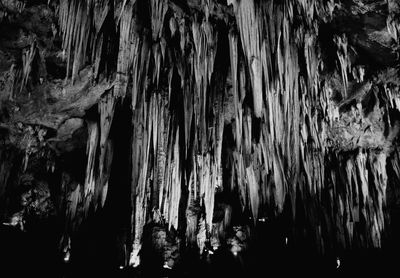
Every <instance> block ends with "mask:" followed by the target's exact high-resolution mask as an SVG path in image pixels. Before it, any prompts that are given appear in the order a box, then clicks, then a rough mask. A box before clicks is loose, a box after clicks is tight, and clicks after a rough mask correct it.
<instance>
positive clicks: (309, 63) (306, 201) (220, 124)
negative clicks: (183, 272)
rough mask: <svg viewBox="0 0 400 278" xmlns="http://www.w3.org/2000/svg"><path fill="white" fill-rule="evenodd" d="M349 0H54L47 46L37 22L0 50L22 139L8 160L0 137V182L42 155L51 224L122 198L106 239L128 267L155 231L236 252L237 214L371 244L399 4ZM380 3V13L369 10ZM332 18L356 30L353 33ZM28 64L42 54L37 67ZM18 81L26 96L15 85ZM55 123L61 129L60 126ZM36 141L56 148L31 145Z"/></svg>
mask: <svg viewBox="0 0 400 278" xmlns="http://www.w3.org/2000/svg"><path fill="white" fill-rule="evenodd" d="M342 2H343V1H342ZM348 2H349V3H346V4H343V3H341V1H333V0H329V1H318V0H296V1H293V0H285V1H273V0H264V1H255V0H240V1H239V0H229V1H216V0H207V1H205V0H202V1H194V0H193V1H178V0H150V1H134V0H85V1H79V0H60V1H59V6H57V5H58V4H54V5H56V6H57V7H58V9H55V10H56V12H54V13H55V16H57V17H58V19H57V18H56V19H55V23H54V26H53V28H52V29H49V30H50V31H49V30H48V31H49V33H50V34H51V30H53V29H54V30H53V31H54V33H53V37H51V44H52V47H53V48H54V49H56V50H54V51H53V50H51V51H53V52H51V51H49V50H47V49H44V50H43V44H45V43H47V40H49V41H50V39H49V38H48V37H46V38H45V39H43V38H42V37H40V34H39V33H38V34H36V35H37V37H35V36H30V37H28V36H27V38H25V39H26V41H25V42H24V43H25V44H24V45H23V47H21V48H19V49H18V51H15V52H18V56H16V57H17V58H15V57H14V56H13V57H12V58H8V56H7V55H8V54H7V55H5V54H4V55H3V50H4V51H5V49H6V47H4V46H1V49H0V56H1V57H0V59H3V56H4V57H6V58H7V59H6V58H4V60H7V61H6V63H5V66H4V69H5V70H4V73H1V74H0V85H2V84H4V86H0V87H1V88H0V89H2V87H4V88H6V89H4V90H6V91H7V92H8V94H7V95H6V94H5V95H6V96H7V97H5V98H2V101H5V103H6V104H7V105H6V106H5V107H6V108H5V109H4V112H2V111H0V112H1V113H0V114H1V115H0V119H1V120H2V123H1V125H0V131H1V132H0V133H2V134H3V126H4V130H5V131H4V134H5V135H4V137H5V138H7V140H9V142H11V143H12V144H14V142H18V144H19V145H18V147H17V149H18V151H19V152H20V153H19V156H18V157H19V160H20V161H17V160H15V161H14V157H13V158H11V157H8V155H7V154H6V153H3V151H2V150H1V151H0V157H1V158H3V157H5V158H4V159H8V160H13V161H12V162H10V163H6V162H4V161H1V162H0V198H3V196H5V197H4V198H6V197H7V196H6V195H5V193H6V191H7V190H8V188H12V186H10V185H9V184H10V183H11V178H10V177H11V175H12V174H14V172H16V173H17V174H14V175H17V176H18V175H30V174H31V173H30V171H33V170H32V169H33V168H34V167H32V164H35V163H39V162H37V161H41V159H42V160H47V161H46V170H47V171H50V170H52V174H53V175H54V177H53V176H52V182H53V180H56V179H57V177H58V176H59V175H61V178H60V180H61V184H62V186H61V188H62V190H60V191H61V192H62V198H59V199H62V201H60V204H57V206H58V207H57V209H58V211H60V212H61V213H60V214H62V215H63V216H65V218H66V220H65V221H66V224H65V231H64V233H65V234H66V236H71V238H73V235H74V233H79V228H80V227H81V226H82V227H83V228H85V226H84V224H86V223H91V222H90V220H91V219H92V218H91V217H93V218H95V219H96V220H97V217H98V218H99V219H102V217H104V216H103V214H104V215H108V213H109V212H112V213H114V209H115V211H118V213H119V212H120V211H119V209H120V208H123V209H126V210H128V211H129V212H127V213H125V211H124V212H123V213H122V214H123V216H122V217H121V219H122V220H121V221H120V222H121V223H118V225H119V224H120V226H121V227H120V226H118V229H121V230H123V232H121V233H123V234H124V240H122V241H124V242H123V243H121V246H123V248H122V247H121V248H120V249H121V250H122V249H123V250H124V251H123V253H124V255H123V256H124V260H123V261H124V264H126V263H127V262H126V258H125V255H126V254H125V253H126V252H128V251H129V252H131V254H130V256H131V257H130V262H129V264H130V265H132V266H138V264H139V263H140V260H141V259H143V258H144V257H146V252H145V251H147V250H143V252H141V249H142V248H148V242H147V241H148V239H147V236H149V237H151V239H150V241H157V240H158V239H155V238H154V237H155V235H156V234H157V235H158V234H162V236H163V237H171V239H172V238H173V240H176V241H177V242H179V244H178V243H177V244H176V246H179V248H178V247H176V246H175V247H176V249H179V252H181V251H182V250H183V251H185V252H186V251H187V250H188V249H192V250H189V251H193V250H197V251H199V252H200V253H201V254H202V255H203V256H204V258H206V257H207V256H211V255H210V254H212V253H211V252H213V251H214V250H211V249H210V246H211V247H212V248H214V247H215V248H216V249H217V248H229V249H230V251H231V252H232V253H233V255H234V257H235V259H237V260H240V259H239V257H240V252H242V251H244V250H246V249H247V247H248V246H247V243H246V242H244V241H245V240H248V237H247V232H245V230H247V228H246V226H249V227H251V228H250V229H258V228H263V227H264V226H268V228H269V227H270V225H271V226H274V225H275V222H279V224H277V225H281V224H280V222H281V220H282V219H283V220H282V222H285V224H282V225H288V226H290V227H285V228H284V229H285V231H284V233H285V234H282V235H280V236H282V245H284V246H285V248H287V247H290V248H291V244H292V242H293V246H294V247H297V246H296V244H299V245H300V242H301V241H302V240H304V241H313V248H314V247H315V250H317V251H318V252H320V253H326V254H330V253H332V254H333V253H335V255H336V253H337V252H342V251H345V250H347V249H352V248H379V247H382V246H383V245H384V243H385V233H386V231H387V229H389V227H390V217H389V216H388V215H389V214H390V209H388V202H389V201H390V196H387V195H390V194H393V193H392V191H393V192H395V194H398V192H397V191H396V190H398V188H397V187H396V184H397V183H398V181H399V179H400V168H399V163H398V160H399V150H398V133H399V126H400V123H399V121H398V119H397V117H398V113H399V111H400V94H399V87H400V82H399V81H398V80H397V79H398V69H397V68H396V67H397V61H389V60H393V59H392V58H393V57H395V56H396V55H397V54H398V43H399V36H400V35H399V34H400V28H399V26H400V25H399V17H398V12H399V9H400V8H399V7H398V4H397V3H394V2H395V1H392V0H391V1H388V3H387V5H386V4H385V5H383V4H382V3H381V4H379V5H375V4H371V3H366V2H371V1H348ZM350 2H351V3H350ZM32 5H33V4H32ZM48 5H50V2H49V4H48ZM348 6H349V7H350V8H349V7H348ZM378 6H379V18H378V16H376V15H375V13H376V11H372V10H371V9H372V8H371V7H373V8H376V7H378ZM383 6H384V7H383ZM386 6H387V7H386ZM52 7H53V6H52ZM18 9H22V10H24V9H25V7H24V6H22V7H21V8H18ZM18 9H17V10H18ZM347 9H350V10H349V11H347ZM19 13H21V12H19ZM26 14H28V13H26ZM17 15H18V16H19V14H15V17H17ZM0 16H2V14H0ZM21 16H22V15H21ZM24 16H25V15H24ZM344 16H349V17H350V19H351V20H350V21H351V22H353V21H355V22H360V21H366V22H369V23H368V28H357V30H356V32H354V33H355V34H352V33H351V32H349V30H347V29H346V28H344V27H343V26H342V25H344V26H347V25H346V24H349V23H347V22H342V19H343V17H344ZM375 16H376V18H375ZM385 16H386V18H385ZM334 17H335V20H332V18H334ZM5 18H6V17H5ZM21 18H23V17H21ZM7 20H10V19H9V18H7ZM57 20H58V23H59V26H57V24H56V23H57ZM385 20H386V22H385ZM375 21H376V22H377V24H376V25H378V26H379V30H375V29H376V28H375V29H374V27H375V26H372V25H374V24H371V22H372V23H374V22H375ZM0 23H2V18H0ZM385 24H386V27H385ZM382 26H383V27H382ZM58 28H59V30H58ZM352 28H353V27H352ZM354 28H355V27H354ZM28 29H29V28H28ZM58 31H59V32H58ZM46 36H47V35H46ZM58 36H61V39H62V43H61V44H60V45H61V46H57V44H58ZM19 39H20V38H19ZM375 40H376V41H375ZM13 43H15V42H13ZM49 43H50V42H49ZM227 48H229V52H228V49H227ZM390 48H392V49H393V50H394V51H393V53H392V52H391V53H388V54H387V55H386V53H385V52H388V51H387V49H390ZM21 49H22V56H21V55H20V53H21ZM371 49H372V50H371ZM46 51H49V53H50V52H51V55H50V54H49V53H47V52H46ZM374 51H375V52H377V53H378V54H382V55H376V56H385V57H383V58H382V57H372V56H373V55H372V54H371V53H374ZM46 55H47V56H46ZM55 57H56V58H55ZM370 57H371V58H374V59H375V60H379V63H381V64H382V65H381V64H380V65H379V67H376V65H375V64H373V63H372V62H370V61H368V60H369V58H370ZM374 59H371V60H374ZM42 66H44V67H46V66H48V67H49V68H50V67H51V69H53V68H54V69H55V70H54V73H53V72H50V70H49V71H47V72H48V73H49V74H48V75H49V77H48V78H47V79H46V80H45V82H44V83H43V77H42V75H41V74H42V71H41V70H40V69H38V68H40V67H42ZM377 68H379V71H378V70H377ZM83 69H85V70H83ZM51 71H53V70H51ZM64 74H65V78H66V80H65V82H64V83H63V82H62V81H60V76H59V75H62V76H64ZM80 78H82V80H83V79H85V80H86V81H85V83H84V86H77V84H79V83H81V80H79V79H80ZM38 80H39V82H37V81H38ZM37 83H38V84H39V85H40V86H39V85H37ZM82 83H83V82H82ZM104 83H107V84H109V86H107V87H104V86H101V84H104ZM66 86H68V87H66ZM78 87H79V88H78ZM66 88H72V89H71V90H67V89H66ZM24 89H26V91H28V92H29V93H31V95H30V98H29V101H31V102H32V103H34V104H35V105H36V104H37V106H38V109H37V110H34V111H31V110H32V108H29V107H28V105H27V104H25V102H28V100H27V99H28V98H26V99H24V97H25V96H24V95H23V94H18V95H17V94H14V92H16V91H19V92H23V91H24ZM66 92H71V93H66ZM34 94H35V95H34ZM32 96H33V97H32ZM83 97H85V99H84V100H80V99H81V98H82V99H83ZM19 99H23V101H21V100H20V102H18V101H19ZM6 100H8V102H7V101H6ZM11 100H12V101H11ZM81 102H85V103H84V105H83V104H82V103H81ZM21 103H22V104H21ZM67 104H68V105H67ZM30 105H31V106H32V104H30ZM0 110H1V109H0ZM3 114H4V115H3ZM15 115H16V116H15ZM13 117H14V118H13ZM25 118H28V120H25ZM75 118H78V119H79V120H80V121H81V122H82V123H84V122H85V121H84V120H86V128H87V134H86V133H85V134H83V135H82V133H84V132H82V126H79V127H78V126H74V127H71V128H70V127H69V126H68V124H69V123H70V119H75ZM3 121H4V124H3ZM19 122H28V124H26V126H25V125H22V124H19ZM10 126H12V130H11V128H10ZM61 126H63V128H64V129H68V130H69V129H71V130H72V129H73V130H72V131H71V132H69V133H70V134H69V135H70V136H69V137H68V140H64V138H62V139H60V138H61V137H63V136H64V134H62V128H61ZM83 127H85V126H83ZM45 128H46V130H47V129H48V130H49V132H48V133H47V135H46V134H44V133H43V132H40V131H39V130H40V129H43V130H44V129H45ZM8 129H10V130H11V131H12V132H9V130H8ZM117 129H118V130H117ZM53 133H54V135H53ZM2 136H3V135H2ZM78 136H85V137H86V136H87V139H85V140H87V142H86V157H87V161H86V165H85V166H86V171H85V173H84V177H83V174H82V178H81V177H80V174H79V173H80V172H79V171H76V172H78V174H76V176H78V177H74V178H75V179H76V181H74V182H70V181H69V180H68V179H67V178H65V177H66V176H67V172H68V170H71V169H68V167H70V168H74V167H75V165H73V166H70V165H69V164H67V163H65V165H60V164H63V163H60V161H61V162H62V161H63V159H64V156H63V155H64V153H66V152H67V151H65V149H68V155H71V154H72V156H74V155H75V153H79V152H80V148H79V147H76V146H74V148H72V147H71V146H70V144H72V145H73V144H75V141H74V139H75V138H76V137H78ZM51 137H54V138H51ZM65 137H67V136H65ZM49 138H51V140H50V139H49ZM79 138H80V137H79ZM80 139H81V138H80ZM4 141H5V142H6V143H7V144H11V143H9V142H8V141H6V140H4ZM70 142H72V143H70ZM45 148H48V149H52V150H53V151H54V152H55V153H57V155H58V156H59V157H57V159H58V160H57V159H56V160H53V159H50V158H49V156H47V154H45V155H42V151H43V149H45ZM69 151H71V153H69ZM128 152H129V153H128ZM39 155H42V156H41V157H40V158H38V157H39ZM125 156H126V157H125ZM16 157H17V156H16ZM127 157H128V158H127ZM66 159H69V157H67V158H66ZM74 159H75V156H74V158H71V160H74ZM54 161H57V162H54ZM76 162H77V163H76V164H77V165H78V161H76ZM18 163H19V164H21V165H19V164H18ZM115 163H118V165H116V164H115ZM72 164H75V163H72ZM119 165H122V166H121V167H119ZM17 166H20V167H19V168H18V167H17ZM11 167H14V168H16V169H14V168H13V169H12V170H11V169H10V168H11ZM76 167H78V166H76ZM64 168H65V169H64ZM73 170H75V169H73ZM20 172H21V173H20ZM71 176H72V175H71ZM71 179H72V178H71ZM2 182H3V184H2ZM18 182H19V181H18ZM6 184H7V185H6ZM12 185H14V184H12ZM15 187H17V186H15ZM55 191H56V190H55ZM396 192H397V193H396ZM109 193H110V194H109ZM122 195H124V196H128V195H129V196H128V197H126V199H124V198H125V197H124V198H122V197H121V200H119V199H118V198H119V196H122ZM116 196H118V197H116ZM7 198H8V197H7ZM122 199H123V200H122ZM128 199H129V200H128ZM2 200H3V199H2ZM119 201H121V203H119ZM64 203H65V204H64ZM0 209H1V206H0ZM110 214H111V213H110ZM125 215H128V216H129V217H128V216H125ZM107 217H108V216H107ZM86 221H87V222H86ZM239 222H240V223H239ZM232 225H241V226H240V227H232ZM153 226H155V227H156V228H154V227H153ZM147 228H149V230H150V231H151V232H149V235H147V234H146V231H147V230H148V229H147ZM153 230H157V232H154V233H153ZM252 231H254V230H252ZM256 234H257V233H254V235H253V234H252V233H250V232H249V233H248V236H249V237H252V236H257V235H256ZM242 239H243V240H242ZM161 241H162V244H167V243H166V242H168V241H167V240H166V239H165V238H163V240H159V241H157V243H159V244H161V243H160V242H161ZM171 241H172V240H171ZM242 241H243V242H242ZM72 243H73V242H72ZM307 243H309V242H307ZM169 244H170V245H169V246H168V248H170V249H173V248H172V247H171V245H173V244H171V243H169ZM72 246H73V244H72ZM126 246H129V248H126ZM227 246H228V247H227ZM307 246H308V245H307ZM164 247H165V246H163V247H162V248H164ZM175 247H174V248H175ZM165 248H166V247H165ZM249 248H252V247H251V246H249ZM253 248H254V247H253ZM290 248H288V250H289V249H290ZM128 249H129V250H128ZM160 250H161V249H160ZM285 250H286V249H285ZM164 251H165V250H164ZM164 251H163V252H164ZM210 251H211V252H210ZM168 252H170V253H172V251H171V250H168ZM165 253H166V251H165ZM72 254H73V252H72ZM163 256H166V255H165V254H164V253H163ZM171 256H172V255H171ZM72 258H73V257H72ZM161 260H163V262H162V266H164V268H171V265H173V264H169V263H168V260H167V259H166V258H165V257H163V258H162V259H161ZM72 261H73V260H72ZM124 264H122V267H123V266H124Z"/></svg>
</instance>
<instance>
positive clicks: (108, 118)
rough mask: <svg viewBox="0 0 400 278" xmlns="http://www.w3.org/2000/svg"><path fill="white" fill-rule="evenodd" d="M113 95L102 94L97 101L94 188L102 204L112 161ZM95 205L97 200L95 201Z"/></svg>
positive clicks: (110, 93) (105, 194)
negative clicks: (95, 185)
mask: <svg viewBox="0 0 400 278" xmlns="http://www.w3.org/2000/svg"><path fill="white" fill-rule="evenodd" d="M114 109H115V97H114V96H113V94H112V92H109V93H107V94H106V95H105V96H103V98H102V100H100V103H99V114H100V141H99V143H100V145H99V146H100V156H99V162H98V163H99V185H98V186H97V188H96V193H95V196H96V201H97V200H98V198H100V199H101V200H102V201H101V204H102V206H103V205H104V202H105V199H106V197H107V191H108V176H109V172H110V169H111V163H112V157H113V152H112V142H111V141H110V140H108V136H109V133H110V128H111V124H112V120H113V117H114ZM96 206H97V202H96Z"/></svg>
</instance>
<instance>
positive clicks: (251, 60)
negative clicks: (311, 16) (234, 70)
mask: <svg viewBox="0 0 400 278" xmlns="http://www.w3.org/2000/svg"><path fill="white" fill-rule="evenodd" d="M234 8H235V14H236V20H237V24H238V28H239V31H240V38H241V41H242V44H243V49H244V52H245V54H246V58H247V63H248V67H249V69H250V75H251V81H252V82H251V83H252V92H253V109H254V111H253V112H254V115H255V116H256V117H258V118H260V117H261V113H262V107H263V91H262V89H263V86H262V74H263V71H262V67H261V65H262V63H261V51H260V49H261V45H262V44H261V38H260V35H261V32H260V25H259V21H258V20H257V19H258V16H256V7H255V3H254V1H253V0H249V1H240V2H239V3H234Z"/></svg>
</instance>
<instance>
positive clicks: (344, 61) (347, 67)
mask: <svg viewBox="0 0 400 278" xmlns="http://www.w3.org/2000/svg"><path fill="white" fill-rule="evenodd" d="M335 43H336V45H337V47H338V50H337V57H338V60H339V68H340V70H341V74H342V80H343V87H344V88H343V89H344V97H346V96H347V88H348V85H349V80H348V76H347V73H348V72H351V61H350V58H349V54H348V49H347V45H348V43H347V37H346V35H345V34H343V35H342V36H336V37H335Z"/></svg>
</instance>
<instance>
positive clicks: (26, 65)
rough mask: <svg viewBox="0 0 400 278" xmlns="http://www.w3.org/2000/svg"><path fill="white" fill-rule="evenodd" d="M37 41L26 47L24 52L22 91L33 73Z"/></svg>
mask: <svg viewBox="0 0 400 278" xmlns="http://www.w3.org/2000/svg"><path fill="white" fill-rule="evenodd" d="M36 51H37V50H36V42H33V43H32V44H31V45H30V47H29V49H25V50H24V51H23V52H22V81H21V82H20V84H21V88H20V93H21V92H22V90H23V89H24V88H25V86H26V84H27V82H28V78H29V75H30V73H31V68H32V62H33V59H34V58H35V55H36Z"/></svg>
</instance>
